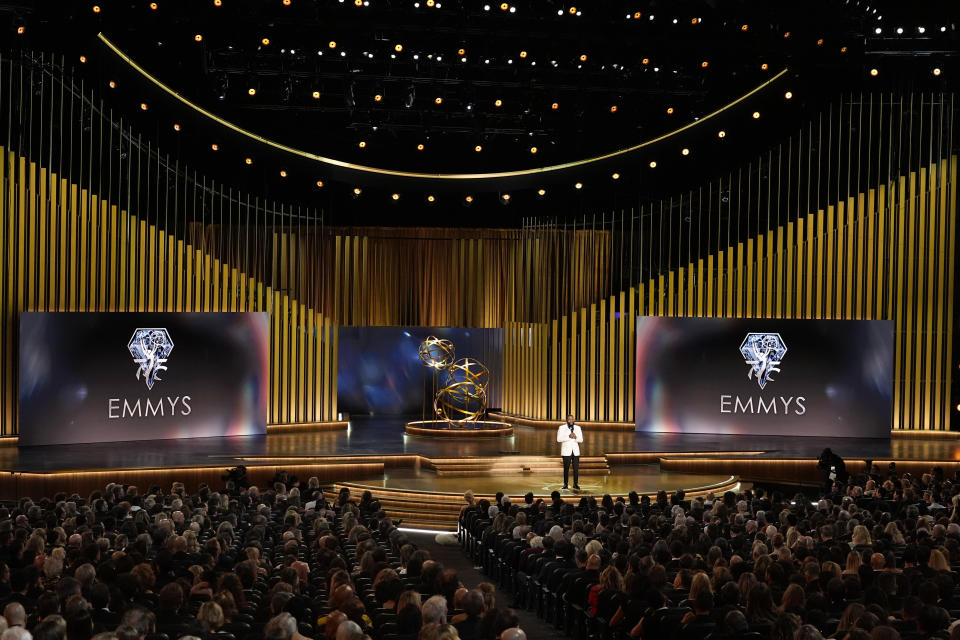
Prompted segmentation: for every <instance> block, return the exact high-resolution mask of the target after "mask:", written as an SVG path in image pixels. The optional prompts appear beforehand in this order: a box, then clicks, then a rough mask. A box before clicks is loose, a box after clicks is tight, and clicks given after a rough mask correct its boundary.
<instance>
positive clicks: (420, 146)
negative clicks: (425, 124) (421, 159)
mask: <svg viewBox="0 0 960 640" xmlns="http://www.w3.org/2000/svg"><path fill="white" fill-rule="evenodd" d="M423 149H424V146H423V143H422V142H421V143H420V144H418V145H417V151H423Z"/></svg>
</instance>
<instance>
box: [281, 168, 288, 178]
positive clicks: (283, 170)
mask: <svg viewBox="0 0 960 640" xmlns="http://www.w3.org/2000/svg"><path fill="white" fill-rule="evenodd" d="M280 177H281V178H286V177H287V170H286V169H280Z"/></svg>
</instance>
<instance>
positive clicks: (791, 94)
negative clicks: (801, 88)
mask: <svg viewBox="0 0 960 640" xmlns="http://www.w3.org/2000/svg"><path fill="white" fill-rule="evenodd" d="M783 97H784V98H786V99H787V100H790V99H792V98H793V91H787V92H786V93H785V94H783Z"/></svg>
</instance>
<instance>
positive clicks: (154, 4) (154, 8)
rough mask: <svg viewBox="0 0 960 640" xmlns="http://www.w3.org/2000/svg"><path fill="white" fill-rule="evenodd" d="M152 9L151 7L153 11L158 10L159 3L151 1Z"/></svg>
mask: <svg viewBox="0 0 960 640" xmlns="http://www.w3.org/2000/svg"><path fill="white" fill-rule="evenodd" d="M150 9H151V11H156V10H157V3H156V2H151V3H150Z"/></svg>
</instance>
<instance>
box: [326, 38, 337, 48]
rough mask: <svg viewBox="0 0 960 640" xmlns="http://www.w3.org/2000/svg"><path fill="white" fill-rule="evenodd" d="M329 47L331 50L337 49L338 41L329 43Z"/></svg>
mask: <svg viewBox="0 0 960 640" xmlns="http://www.w3.org/2000/svg"><path fill="white" fill-rule="evenodd" d="M327 46H328V47H330V48H331V49H336V48H337V41H336V40H331V41H330V42H328V43H327Z"/></svg>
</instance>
